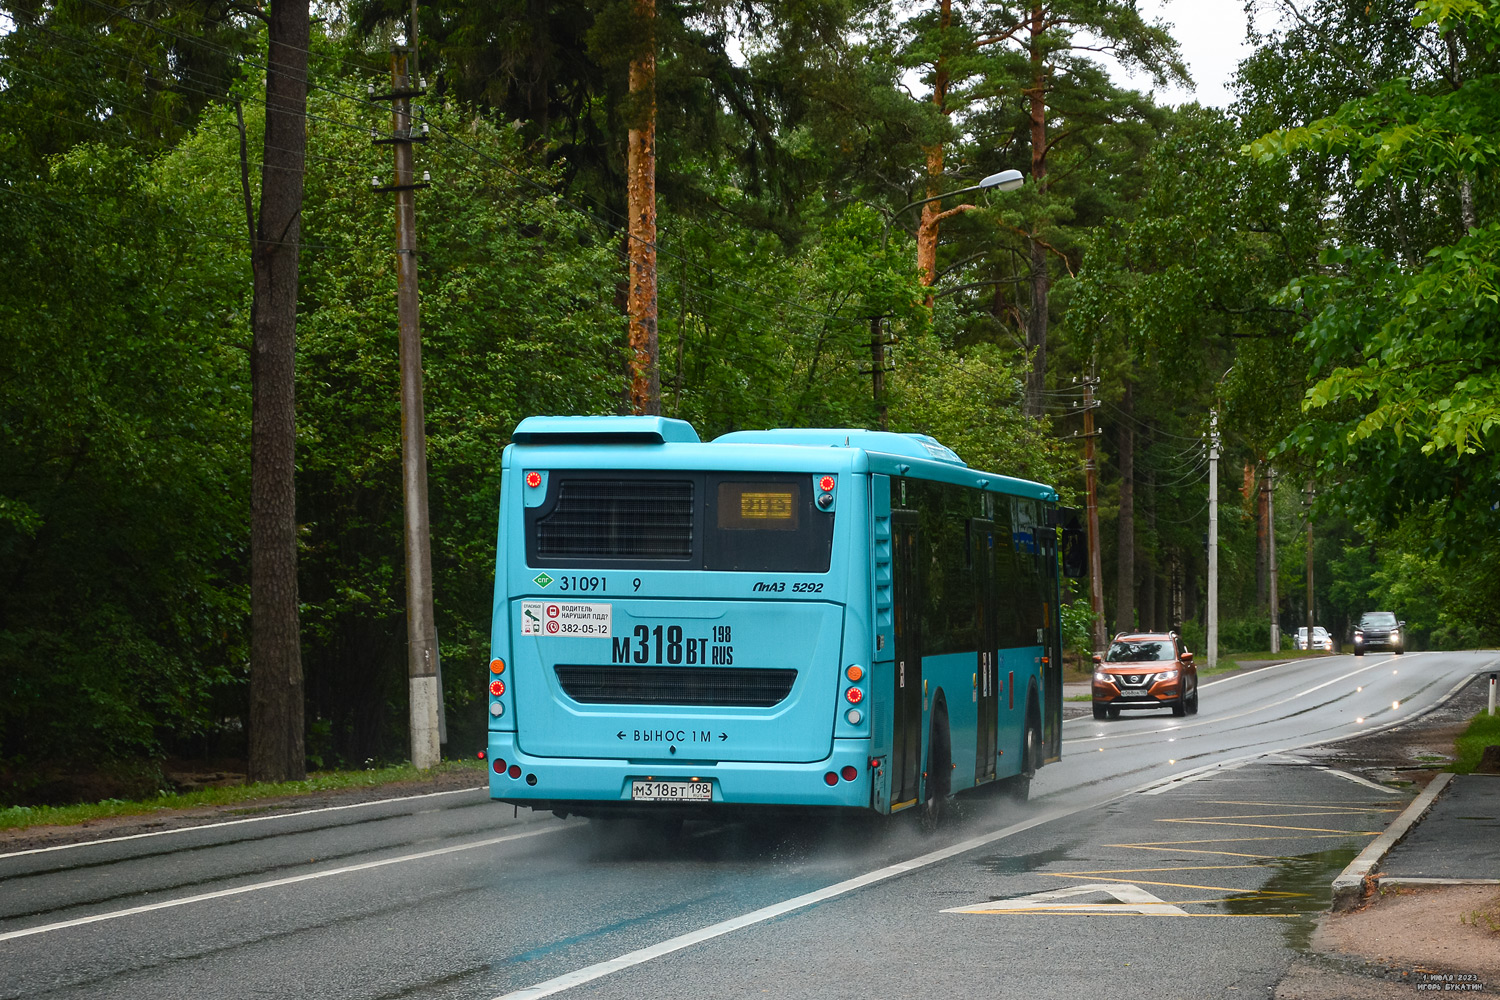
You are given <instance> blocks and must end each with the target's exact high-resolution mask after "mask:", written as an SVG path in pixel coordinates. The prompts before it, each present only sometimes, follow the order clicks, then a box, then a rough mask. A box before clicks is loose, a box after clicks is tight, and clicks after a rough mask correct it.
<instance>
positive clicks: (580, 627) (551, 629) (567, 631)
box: [521, 601, 612, 638]
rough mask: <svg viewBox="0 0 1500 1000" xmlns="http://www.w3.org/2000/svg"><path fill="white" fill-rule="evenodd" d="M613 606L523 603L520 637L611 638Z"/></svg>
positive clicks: (546, 602) (548, 602)
mask: <svg viewBox="0 0 1500 1000" xmlns="http://www.w3.org/2000/svg"><path fill="white" fill-rule="evenodd" d="M611 607H612V605H609V604H564V603H563V602H561V601H558V602H552V601H522V602H521V634H522V635H535V636H547V635H556V636H571V637H573V638H579V637H587V636H600V637H604V638H608V637H609V635H610V621H611V617H612V613H611Z"/></svg>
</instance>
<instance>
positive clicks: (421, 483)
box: [375, 25, 442, 770]
mask: <svg viewBox="0 0 1500 1000" xmlns="http://www.w3.org/2000/svg"><path fill="white" fill-rule="evenodd" d="M413 27H414V28H415V25H413ZM412 41H413V43H415V41H416V33H415V31H413V33H412ZM414 47H415V46H414ZM421 82H422V81H421V80H419V79H416V80H414V79H413V78H412V77H411V76H409V75H408V74H407V70H406V57H405V55H404V54H402V53H401V52H393V53H392V54H391V92H390V93H389V94H387V95H383V96H384V97H385V98H386V99H388V100H390V101H391V136H390V138H389V139H379V138H377V139H376V140H375V142H376V143H378V144H383V145H389V146H391V147H392V149H393V150H394V152H395V154H396V156H395V159H396V173H395V176H394V177H393V178H392V183H391V184H389V185H387V186H384V187H382V186H380V185H379V184H376V185H375V190H377V191H390V192H392V193H394V194H395V195H396V258H397V276H396V315H397V322H398V325H399V327H400V364H401V488H402V489H401V492H402V498H403V500H404V506H405V509H406V666H407V679H408V684H409V687H410V693H411V762H412V765H413V766H415V767H416V768H417V769H418V770H426V769H427V768H430V767H432V766H433V765H435V764H437V763H438V760H439V759H440V756H441V751H440V749H439V745H440V741H441V728H442V725H441V712H442V690H441V685H440V682H439V679H438V643H437V627H436V625H435V623H434V620H433V611H432V542H431V528H430V525H429V523H428V519H427V428H426V423H427V420H426V415H425V413H424V408H423V404H422V338H421V331H420V328H419V327H418V323H417V213H416V198H415V193H416V191H417V190H418V189H420V188H425V187H427V186H428V182H427V181H426V179H425V176H424V179H423V180H422V181H420V182H419V181H417V180H416V175H415V167H414V163H413V156H412V144H413V143H418V142H423V141H425V140H426V136H425V135H421V134H415V133H414V131H413V129H412V119H411V99H412V98H413V97H417V96H420V95H421V94H422V93H423V92H424V88H423V87H422V86H421Z"/></svg>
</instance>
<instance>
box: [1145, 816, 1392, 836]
mask: <svg viewBox="0 0 1500 1000" xmlns="http://www.w3.org/2000/svg"><path fill="white" fill-rule="evenodd" d="M1157 822H1158V823H1191V824H1193V825H1194V826H1244V827H1249V828H1250V829H1252V830H1298V831H1301V832H1303V833H1328V834H1341V835H1343V836H1346V837H1378V836H1380V831H1379V830H1376V831H1374V832H1371V831H1368V830H1331V829H1329V828H1327V827H1321V826H1277V825H1275V824H1272V823H1220V822H1218V821H1216V820H1206V819H1159V820H1157Z"/></svg>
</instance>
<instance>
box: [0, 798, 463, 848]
mask: <svg viewBox="0 0 1500 1000" xmlns="http://www.w3.org/2000/svg"><path fill="white" fill-rule="evenodd" d="M488 791H489V786H487V785H481V786H480V787H478V788H454V789H450V790H449V791H446V792H423V793H422V794H421V795H403V796H401V797H400V798H395V799H376V800H374V801H373V802H351V803H350V804H348V805H343V806H323V807H321V808H318V809H303V810H301V811H300V812H282V813H276V814H275V815H272V816H250V817H248V818H246V819H228V820H224V821H223V822H221V823H204V824H201V825H200V826H180V827H177V828H175V829H172V830H152V831H151V832H150V833H132V834H129V835H127V836H124V837H106V838H104V839H102V840H82V841H79V842H78V843H76V844H54V845H52V846H51V847H33V848H32V849H31V850H29V851H11V852H10V853H9V854H0V860H3V859H5V858H19V857H21V856H22V855H25V854H46V853H47V852H48V851H66V850H71V849H72V848H75V847H93V846H94V845H95V844H118V843H119V842H120V841H122V840H140V839H141V838H142V837H165V836H166V835H168V834H171V833H193V832H195V831H197V830H215V829H218V828H219V827H222V826H238V825H239V824H241V823H263V822H265V821H266V820H268V819H291V818H292V817H295V816H311V815H313V814H314V813H326V812H338V811H339V810H341V809H365V808H368V807H369V806H384V805H389V804H391V803H392V802H416V801H417V800H419V799H431V798H436V797H437V796H439V795H462V794H463V793H464V792H488ZM246 805H247V807H250V804H249V803H247V804H246Z"/></svg>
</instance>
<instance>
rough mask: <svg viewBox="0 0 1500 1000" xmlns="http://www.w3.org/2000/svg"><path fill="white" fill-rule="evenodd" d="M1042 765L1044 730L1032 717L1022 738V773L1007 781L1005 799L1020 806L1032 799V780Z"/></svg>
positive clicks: (1027, 721) (1028, 720)
mask: <svg viewBox="0 0 1500 1000" xmlns="http://www.w3.org/2000/svg"><path fill="white" fill-rule="evenodd" d="M1041 764H1042V730H1041V727H1040V726H1038V725H1037V724H1036V718H1035V716H1031V717H1029V718H1027V720H1026V732H1025V734H1024V735H1023V736H1022V737H1021V773H1020V774H1017V775H1015V776H1013V777H1010V778H1007V779H1006V780H1005V797H1006V798H1008V799H1010V801H1011V802H1014V803H1016V804H1018V805H1019V804H1022V803H1024V802H1025V801H1026V800H1027V799H1029V798H1031V779H1032V776H1033V775H1035V774H1036V769H1037V768H1038V767H1040V766H1041Z"/></svg>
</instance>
